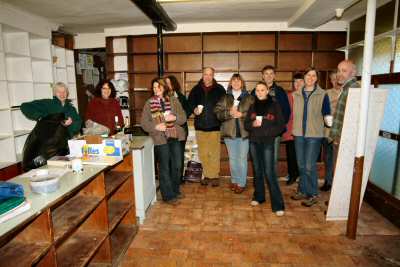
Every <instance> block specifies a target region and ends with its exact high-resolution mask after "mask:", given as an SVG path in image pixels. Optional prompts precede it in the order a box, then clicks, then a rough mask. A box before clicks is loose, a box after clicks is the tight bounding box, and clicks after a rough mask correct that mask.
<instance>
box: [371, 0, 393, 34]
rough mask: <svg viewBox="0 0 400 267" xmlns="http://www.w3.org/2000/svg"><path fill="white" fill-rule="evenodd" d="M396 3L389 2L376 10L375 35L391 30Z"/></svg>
mask: <svg viewBox="0 0 400 267" xmlns="http://www.w3.org/2000/svg"><path fill="white" fill-rule="evenodd" d="M395 6H396V1H390V2H389V3H387V4H386V5H383V6H381V7H380V8H378V9H377V10H376V18H375V35H378V34H380V33H384V32H387V31H391V30H393V22H394V9H395Z"/></svg>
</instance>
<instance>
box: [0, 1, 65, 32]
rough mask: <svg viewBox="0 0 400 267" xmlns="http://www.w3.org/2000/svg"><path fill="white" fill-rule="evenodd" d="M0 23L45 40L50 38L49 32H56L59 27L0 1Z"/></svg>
mask: <svg viewBox="0 0 400 267" xmlns="http://www.w3.org/2000/svg"><path fill="white" fill-rule="evenodd" d="M16 1H17V0H16ZM0 23H4V24H7V25H9V26H12V27H15V28H18V29H21V30H23V31H27V32H30V33H33V34H36V35H39V36H43V37H46V38H51V31H55V30H57V29H58V27H59V26H60V25H59V24H57V23H53V22H51V21H49V20H47V19H45V18H42V17H39V16H36V15H33V14H31V13H28V12H25V11H22V10H19V9H17V8H15V7H13V6H11V5H9V4H6V3H4V2H2V1H0Z"/></svg>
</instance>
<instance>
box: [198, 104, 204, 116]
mask: <svg viewBox="0 0 400 267" xmlns="http://www.w3.org/2000/svg"><path fill="white" fill-rule="evenodd" d="M203 108H204V106H203V105H197V110H198V111H199V114H201V113H202V112H203Z"/></svg>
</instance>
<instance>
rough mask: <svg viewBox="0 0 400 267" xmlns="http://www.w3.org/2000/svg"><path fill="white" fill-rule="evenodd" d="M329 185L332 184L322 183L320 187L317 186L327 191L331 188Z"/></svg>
mask: <svg viewBox="0 0 400 267" xmlns="http://www.w3.org/2000/svg"><path fill="white" fill-rule="evenodd" d="M331 187H332V186H331V185H330V184H327V183H324V185H323V186H321V187H320V188H319V190H321V191H324V192H328V191H329V190H331Z"/></svg>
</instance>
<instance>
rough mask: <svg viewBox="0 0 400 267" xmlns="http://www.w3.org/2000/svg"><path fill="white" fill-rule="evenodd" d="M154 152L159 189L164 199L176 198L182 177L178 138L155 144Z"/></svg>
mask: <svg viewBox="0 0 400 267" xmlns="http://www.w3.org/2000/svg"><path fill="white" fill-rule="evenodd" d="M154 153H155V154H156V156H157V161H158V172H159V180H160V191H161V196H162V199H163V200H164V201H168V200H171V199H174V198H176V197H177V196H178V195H179V194H180V191H179V185H180V182H181V177H182V172H181V171H182V160H181V157H182V153H181V144H180V142H179V141H178V140H170V141H168V143H167V144H164V145H156V146H155V147H154Z"/></svg>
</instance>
